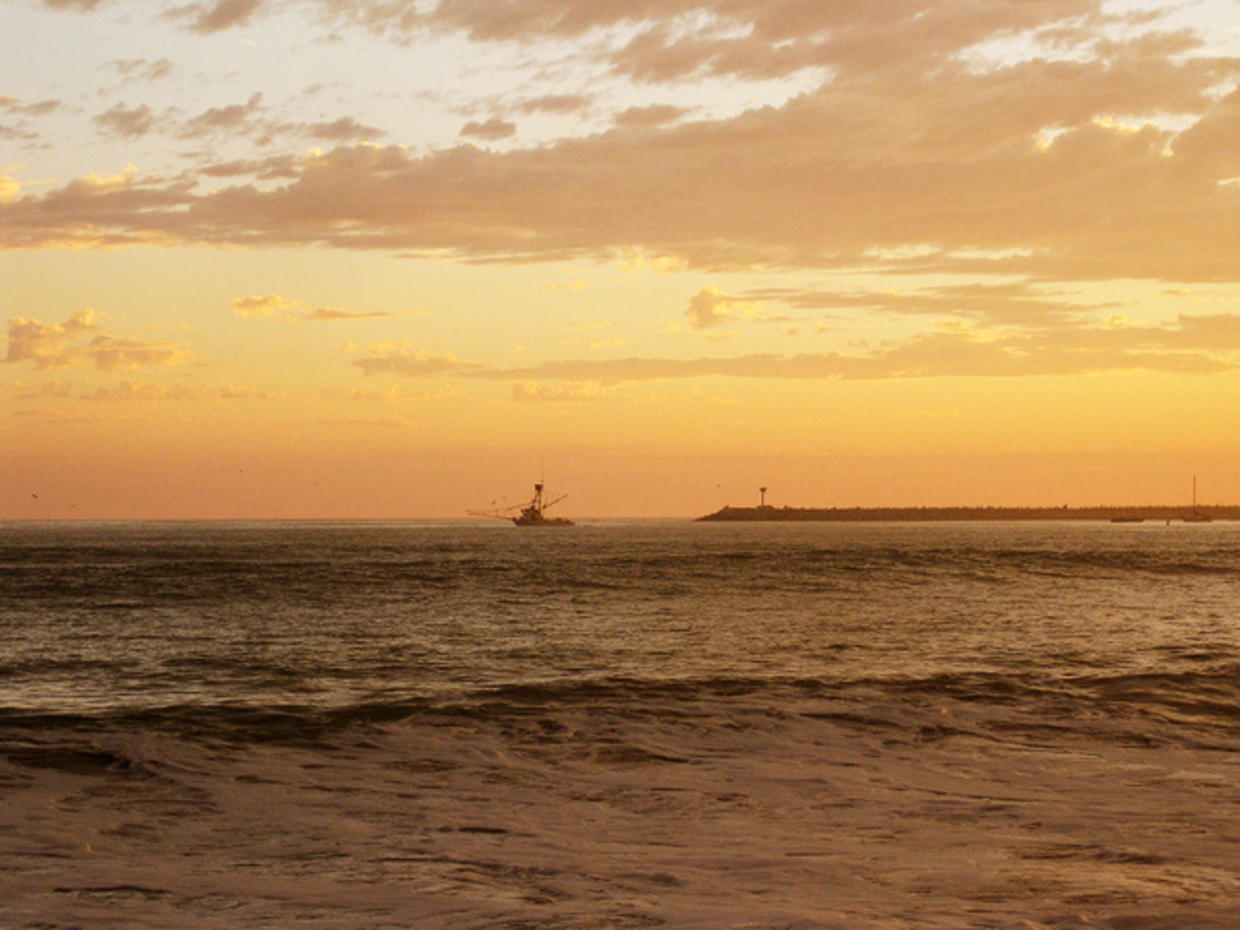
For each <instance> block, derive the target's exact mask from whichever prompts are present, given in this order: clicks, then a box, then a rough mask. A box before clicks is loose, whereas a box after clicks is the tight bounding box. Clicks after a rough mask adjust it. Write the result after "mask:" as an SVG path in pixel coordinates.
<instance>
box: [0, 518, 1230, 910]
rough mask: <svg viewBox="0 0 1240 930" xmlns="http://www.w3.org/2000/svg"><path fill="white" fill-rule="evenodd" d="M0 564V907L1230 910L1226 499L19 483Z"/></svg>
mask: <svg viewBox="0 0 1240 930" xmlns="http://www.w3.org/2000/svg"><path fill="white" fill-rule="evenodd" d="M0 579H2V582H3V592H4V597H3V600H2V601H0V633H2V634H3V637H2V638H0V799H2V803H0V876H3V878H0V883H2V884H0V887H2V888H3V889H4V890H3V893H0V924H3V925H13V926H35V925H38V926H48V927H57V926H64V927H69V926H82V925H90V926H124V927H130V926H149V927H168V926H178V927H257V926H271V927H285V926H331V927H336V926H339V927H377V926H392V927H398V926H426V927H495V926H508V927H543V926H546V927H626V926H634V927H645V926H669V927H849V928H853V927H891V928H896V927H917V926H924V927H1026V928H1027V927H1030V926H1032V927H1039V926H1043V927H1112V928H1116V930H1119V928H1168V930H1169V928H1180V927H1211V928H1213V927H1219V928H1222V927H1229V928H1231V927H1235V926H1240V906H1238V905H1237V902H1238V901H1240V855H1237V851H1238V850H1240V827H1238V826H1237V824H1240V792H1237V790H1236V787H1235V786H1236V785H1237V784H1240V756H1238V755H1237V753H1238V751H1240V620H1238V611H1237V606H1238V605H1240V526H1236V525H1233V524H1210V525H1195V526H1193V525H1181V524H1176V525H1170V526H1163V525H1160V524H1141V525H1124V526H1112V525H1109V524H1079V523H1078V524H1050V523H1047V524H1021V525H1005V524H939V525H926V524H917V525H898V524H872V525H851V524H850V525H839V524H780V525H769V524H768V525H762V524H742V525H719V524H710V525H707V524H686V523H673V522H666V523H665V522H655V523H640V522H638V523H633V522H630V523H599V524H595V525H584V526H577V527H572V528H566V529H559V530H524V531H523V530H518V529H516V528H514V527H510V526H499V525H495V526H489V525H481V524H444V525H431V524H392V523H360V524H347V523H346V524H325V523H312V524H74V525H35V524H22V525H7V526H4V527H3V537H2V540H0ZM5 921H7V924H5V923H4V922H5Z"/></svg>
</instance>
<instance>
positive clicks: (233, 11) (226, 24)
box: [190, 0, 263, 34]
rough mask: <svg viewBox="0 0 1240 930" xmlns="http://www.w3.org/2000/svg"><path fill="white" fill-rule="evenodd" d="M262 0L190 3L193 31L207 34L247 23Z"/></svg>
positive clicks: (221, 0)
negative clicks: (192, 15)
mask: <svg viewBox="0 0 1240 930" xmlns="http://www.w3.org/2000/svg"><path fill="white" fill-rule="evenodd" d="M262 4H263V0H215V2H214V3H210V4H205V3H196V4H191V6H190V10H191V11H192V12H193V14H194V20H193V23H192V25H191V26H190V28H191V29H193V31H194V32H200V33H204V34H209V33H212V32H219V31H221V30H223V29H232V28H233V27H236V26H244V25H247V24H248V23H249V22H250V20H251V18H252V17H253V16H254V13H255V11H256V10H258V8H259V7H260V6H262Z"/></svg>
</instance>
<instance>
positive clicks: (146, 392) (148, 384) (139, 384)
mask: <svg viewBox="0 0 1240 930" xmlns="http://www.w3.org/2000/svg"><path fill="white" fill-rule="evenodd" d="M200 396H201V392H200V391H199V390H198V389H197V388H192V387H186V386H185V385H184V384H181V383H180V382H178V383H176V384H158V383H156V382H153V381H121V382H120V383H119V384H114V385H109V386H106V387H100V388H97V389H96V390H95V392H94V393H93V394H88V395H86V396H85V397H84V398H83V399H84V400H96V401H108V402H120V403H130V402H134V401H170V400H171V401H175V400H195V399H197V398H198V397H200Z"/></svg>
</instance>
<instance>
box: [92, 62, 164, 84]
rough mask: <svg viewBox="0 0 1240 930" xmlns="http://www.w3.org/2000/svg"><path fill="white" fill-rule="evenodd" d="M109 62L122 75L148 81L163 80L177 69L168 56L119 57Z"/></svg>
mask: <svg viewBox="0 0 1240 930" xmlns="http://www.w3.org/2000/svg"><path fill="white" fill-rule="evenodd" d="M108 64H109V67H111V69H112V70H113V71H115V72H116V73H117V74H119V75H120V76H121V77H124V78H130V79H133V80H138V81H147V82H154V81H162V80H163V79H164V78H168V77H171V76H172V75H173V74H175V73H176V70H177V67H176V65H174V64H173V63H172V62H171V61H170V60H169V59H167V58H157V59H153V60H152V59H150V58H118V59H116V60H114V61H111V62H109V63H108Z"/></svg>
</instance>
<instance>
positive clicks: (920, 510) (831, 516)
mask: <svg viewBox="0 0 1240 930" xmlns="http://www.w3.org/2000/svg"><path fill="white" fill-rule="evenodd" d="M696 520H697V522H699V523H701V522H705V523H757V522H789V523H796V522H802V523H833V522H834V523H871V522H872V523H907V522H934V521H941V522H958V521H984V520H1000V521H1002V520H1085V521H1089V520H1092V521H1102V522H1115V523H1140V522H1144V521H1146V520H1148V521H1150V522H1151V523H1152V522H1155V521H1163V522H1166V521H1168V520H1170V521H1172V522H1184V521H1186V520H1187V521H1188V522H1207V521H1210V520H1240V506H1230V505H1217V504H1216V505H1211V506H1198V507H1195V508H1194V507H1175V506H1143V507H772V506H771V505H769V504H767V505H765V506H761V507H730V506H728V507H723V508H721V509H719V510H716V511H715V512H714V513H710V514H707V515H706V516H703V517H697V518H696Z"/></svg>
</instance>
